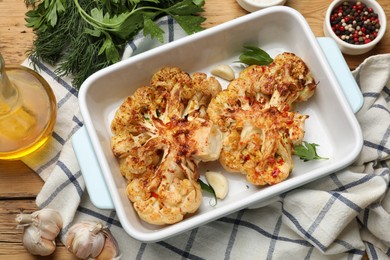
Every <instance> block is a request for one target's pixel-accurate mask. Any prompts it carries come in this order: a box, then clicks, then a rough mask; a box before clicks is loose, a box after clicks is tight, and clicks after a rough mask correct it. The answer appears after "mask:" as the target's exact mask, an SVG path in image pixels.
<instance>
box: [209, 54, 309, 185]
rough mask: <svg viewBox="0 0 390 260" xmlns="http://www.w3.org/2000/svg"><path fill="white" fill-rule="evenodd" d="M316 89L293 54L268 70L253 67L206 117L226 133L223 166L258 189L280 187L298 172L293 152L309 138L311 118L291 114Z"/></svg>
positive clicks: (221, 95) (218, 99)
mask: <svg viewBox="0 0 390 260" xmlns="http://www.w3.org/2000/svg"><path fill="white" fill-rule="evenodd" d="M315 87H316V84H315V81H314V79H313V77H312V76H311V73H310V71H309V69H308V68H307V66H306V64H305V63H304V62H303V61H302V60H301V59H300V58H299V57H297V56H295V55H294V54H292V53H283V54H280V55H278V56H276V57H275V59H274V61H273V63H271V64H270V65H269V66H258V65H252V66H249V67H247V68H246V69H244V70H243V71H242V72H241V73H240V75H239V77H238V78H237V79H235V80H233V81H232V82H231V83H230V84H229V85H228V87H227V88H226V89H225V90H223V91H222V92H220V93H219V94H218V95H217V96H216V97H215V98H213V99H212V101H211V102H210V104H209V107H208V110H207V113H208V114H209V117H210V119H211V120H212V121H213V122H214V123H215V124H217V125H218V126H219V127H220V129H221V131H222V132H223V133H224V139H223V145H222V151H221V155H220V162H221V164H222V165H223V167H224V168H225V169H226V170H228V171H232V172H241V173H243V174H245V175H246V177H247V179H248V181H249V182H251V183H253V184H255V185H265V184H275V183H278V182H281V181H283V180H284V179H286V178H287V177H288V176H289V174H290V172H291V171H292V169H293V166H294V163H293V160H292V151H293V145H294V144H300V143H301V142H302V140H303V136H304V133H305V131H304V122H305V120H306V118H307V117H308V116H306V115H301V114H299V113H297V112H291V111H290V109H291V105H292V103H293V102H301V101H305V100H307V99H308V98H310V97H311V96H312V95H313V93H314V90H315Z"/></svg>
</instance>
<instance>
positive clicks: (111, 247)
mask: <svg viewBox="0 0 390 260" xmlns="http://www.w3.org/2000/svg"><path fill="white" fill-rule="evenodd" d="M105 234H106V243H105V244H104V247H103V250H102V251H101V252H100V254H99V255H98V256H97V257H96V258H95V259H96V260H106V259H113V260H115V259H120V258H121V256H120V254H119V246H118V243H117V242H116V240H115V238H114V237H113V236H112V234H111V232H110V231H109V230H107V231H106V232H105Z"/></svg>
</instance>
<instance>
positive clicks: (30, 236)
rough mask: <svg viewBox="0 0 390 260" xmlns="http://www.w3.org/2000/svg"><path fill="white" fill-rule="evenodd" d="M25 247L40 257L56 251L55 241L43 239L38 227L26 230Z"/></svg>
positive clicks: (30, 227)
mask: <svg viewBox="0 0 390 260" xmlns="http://www.w3.org/2000/svg"><path fill="white" fill-rule="evenodd" d="M23 246H24V248H26V250H27V251H28V252H29V253H30V254H33V255H40V256H48V255H51V254H52V253H53V252H54V251H55V249H56V243H55V241H54V240H48V239H44V238H42V237H41V235H40V232H39V228H38V227H36V226H28V227H26V228H25V229H24V234H23Z"/></svg>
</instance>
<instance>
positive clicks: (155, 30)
mask: <svg viewBox="0 0 390 260" xmlns="http://www.w3.org/2000/svg"><path fill="white" fill-rule="evenodd" d="M144 20H145V21H144V35H145V36H146V35H148V34H150V36H151V37H152V38H156V39H157V40H158V41H159V42H163V41H164V37H163V35H164V31H163V29H161V28H160V27H159V26H158V25H157V24H156V23H155V22H153V21H152V19H148V18H145V19H144Z"/></svg>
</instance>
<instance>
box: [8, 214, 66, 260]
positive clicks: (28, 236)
mask: <svg viewBox="0 0 390 260" xmlns="http://www.w3.org/2000/svg"><path fill="white" fill-rule="evenodd" d="M15 221H16V222H17V223H18V226H21V227H23V228H24V231H23V245H24V247H25V248H26V249H27V251H29V252H30V253H31V254H33V255H41V256H47V255H50V254H52V253H53V252H54V250H55V248H56V243H55V239H56V237H57V235H58V234H59V233H60V231H61V228H62V225H63V223H62V217H61V215H60V214H59V213H58V212H57V211H56V210H53V209H49V208H45V209H41V210H38V211H35V212H33V213H31V214H18V215H17V216H16V219H15Z"/></svg>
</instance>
